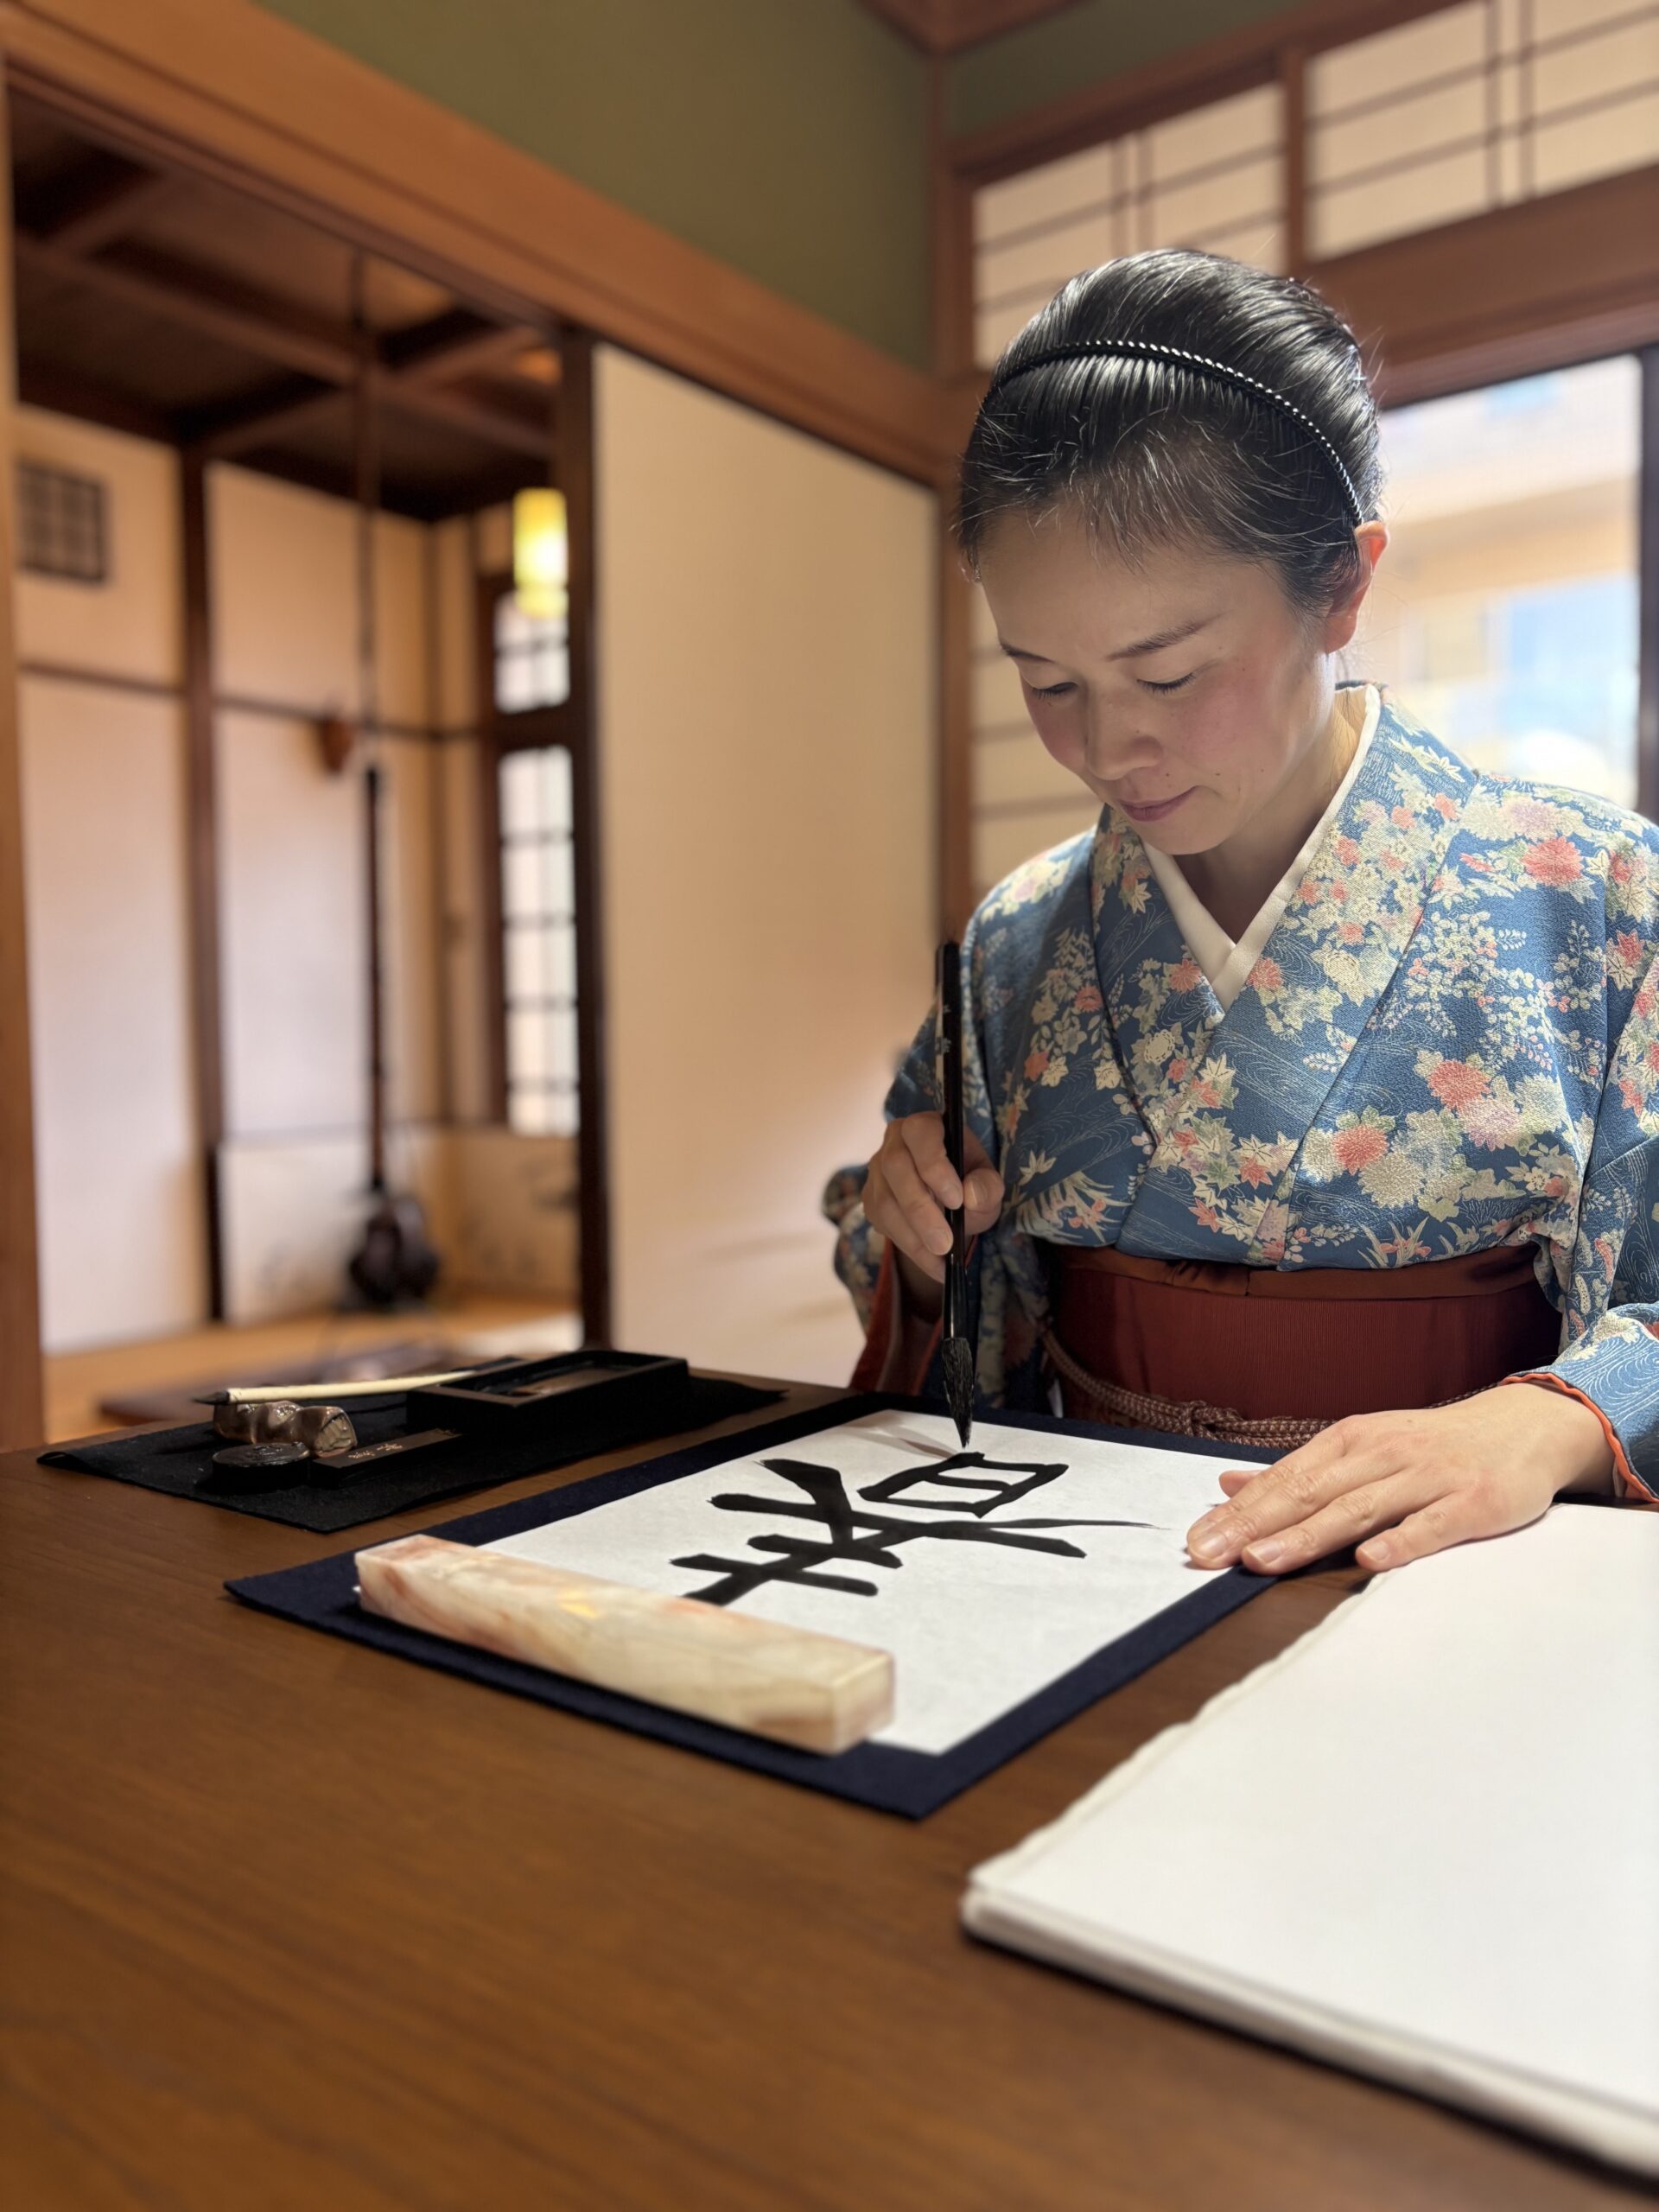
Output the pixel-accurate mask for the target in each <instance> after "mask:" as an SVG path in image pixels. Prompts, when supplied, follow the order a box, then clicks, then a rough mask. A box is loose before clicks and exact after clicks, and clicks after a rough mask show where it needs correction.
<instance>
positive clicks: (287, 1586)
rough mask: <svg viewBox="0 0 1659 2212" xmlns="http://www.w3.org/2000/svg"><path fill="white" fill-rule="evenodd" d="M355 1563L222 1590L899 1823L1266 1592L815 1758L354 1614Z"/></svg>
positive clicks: (1178, 1609)
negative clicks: (991, 1698)
mask: <svg viewBox="0 0 1659 2212" xmlns="http://www.w3.org/2000/svg"><path fill="white" fill-rule="evenodd" d="M889 1408H897V1409H901V1410H905V1411H911V1412H929V1413H937V1412H938V1407H937V1406H926V1407H924V1406H922V1405H921V1404H920V1402H918V1400H916V1399H913V1398H905V1397H896V1396H893V1395H890V1394H887V1393H870V1394H868V1395H863V1396H857V1397H848V1398H843V1399H840V1400H838V1401H837V1402H836V1403H834V1404H832V1405H828V1406H820V1407H817V1408H814V1409H813V1410H812V1411H810V1412H808V1413H803V1414H789V1415H787V1416H785V1419H783V1420H781V1421H768V1422H763V1423H762V1424H760V1426H759V1427H754V1428H748V1429H745V1430H744V1431H743V1432H742V1433H741V1436H734V1437H733V1436H727V1437H720V1438H717V1439H715V1440H714V1441H712V1442H710V1443H707V1444H694V1445H691V1446H688V1447H687V1448H686V1449H684V1450H683V1451H679V1452H669V1453H667V1454H666V1455H665V1456H664V1457H663V1458H661V1459H647V1460H645V1462H644V1463H643V1464H641V1465H637V1466H632V1467H620V1468H618V1469H616V1470H614V1471H612V1472H610V1473H607V1474H602V1475H594V1476H593V1477H592V1478H590V1479H589V1480H588V1481H587V1482H579V1483H571V1484H568V1485H567V1486H566V1487H565V1488H563V1489H562V1490H553V1491H543V1492H541V1493H540V1494H539V1495H538V1496H537V1497H525V1498H520V1499H518V1500H517V1501H516V1502H515V1503H512V1504H507V1505H498V1506H493V1507H491V1508H489V1509H488V1510H486V1511H484V1512H481V1513H469V1514H467V1515H466V1516H463V1517H462V1518H461V1519H460V1520H458V1521H448V1522H444V1523H443V1524H442V1526H441V1527H438V1528H435V1529H430V1530H429V1531H427V1533H428V1534H429V1535H435V1536H442V1537H445V1538H447V1539H448V1540H449V1541H451V1542H453V1543H461V1544H486V1543H491V1542H493V1541H495V1540H496V1539H498V1538H499V1537H502V1536H516V1535H522V1534H523V1533H524V1531H525V1530H526V1529H539V1528H543V1527H544V1526H546V1524H547V1523H548V1522H553V1521H561V1520H564V1519H567V1518H568V1517H569V1516H571V1515H573V1514H578V1513H585V1512H587V1511H588V1510H589V1509H590V1508H591V1507H594V1506H596V1505H607V1504H609V1503H611V1502H612V1501H613V1499H616V1498H620V1497H632V1496H634V1495H635V1494H636V1493H637V1492H638V1491H643V1490H650V1489H652V1488H654V1487H655V1486H656V1485H657V1484H659V1483H671V1482H674V1481H677V1479H678V1478H680V1477H682V1476H683V1475H693V1474H701V1473H702V1472H703V1471H705V1470H706V1469H709V1468H711V1467H716V1466H719V1465H721V1463H722V1462H724V1461H726V1460H728V1459H738V1458H747V1457H749V1456H751V1455H752V1454H754V1453H758V1452H766V1451H771V1450H772V1449H774V1448H775V1447H776V1446H779V1445H783V1444H792V1443H796V1442H798V1440H800V1439H801V1438H802V1437H804V1436H811V1435H813V1434H815V1433H817V1431H819V1430H821V1429H825V1428H833V1427H838V1426H839V1425H840V1424H841V1423H842V1422H843V1421H857V1420H860V1419H861V1418H862V1416H863V1415H865V1414H873V1413H879V1412H881V1411H884V1410H887V1409H889ZM995 1419H996V1421H997V1423H998V1424H999V1426H1001V1427H1008V1428H1027V1429H1033V1430H1036V1431H1039V1432H1040V1433H1045V1434H1048V1435H1059V1436H1092V1437H1097V1438H1108V1439H1110V1440H1113V1441H1116V1442H1119V1443H1126V1444H1146V1445H1151V1446H1154V1447H1155V1448H1156V1449H1158V1450H1160V1451H1173V1452H1210V1453H1214V1452H1216V1451H1217V1446H1215V1445H1214V1444H1213V1443H1210V1442H1205V1441H1198V1440H1192V1439H1189V1438H1185V1437H1170V1436H1154V1435H1151V1434H1148V1433H1145V1432H1143V1431H1141V1430H1137V1429H1109V1428H1103V1427H1099V1426H1098V1425H1096V1424H1094V1423H1090V1422H1088V1421H1058V1420H1054V1419H1050V1418H1046V1417H1044V1416H1042V1415H1039V1414H1008V1413H999V1414H996V1416H995ZM1227 1456H1228V1457H1229V1458H1230V1459H1233V1460H1234V1461H1235V1463H1236V1464H1238V1465H1245V1464H1248V1463H1250V1462H1253V1461H1261V1462H1263V1463H1266V1462H1268V1461H1271V1460H1273V1459H1277V1458H1278V1457H1279V1456H1280V1455H1279V1454H1278V1453H1277V1452H1259V1451H1243V1450H1240V1449H1238V1447H1236V1446H1229V1447H1228V1448H1227ZM355 1560H356V1554H355V1551H354V1550H353V1551H345V1552H336V1553H335V1554H334V1555H333V1556H332V1557H331V1558H328V1559H321V1560H314V1561H313V1562H312V1563H311V1564H310V1565H309V1566H307V1567H286V1568H284V1569H283V1570H282V1571H281V1572H279V1573H275V1574H256V1575H251V1576H248V1577H247V1578H245V1580H241V1581H236V1582H230V1583H227V1584H226V1588H227V1589H228V1590H229V1591H231V1592H232V1595H233V1596H235V1597H238V1598H240V1599H244V1600H245V1602H246V1603H247V1604H249V1605H256V1606H257V1607H259V1608H260V1609H261V1610H262V1611H266V1612H270V1613H278V1614H280V1615H282V1616H283V1618H284V1619H287V1620H294V1621H302V1622H304V1623H305V1624H307V1625H308V1626H309V1627H311V1628H320V1629H325V1630H327V1631H328V1633H329V1634H330V1635H333V1636H343V1637H349V1638H350V1639H351V1640H352V1641H353V1643H366V1644H369V1645H371V1646H372V1648H373V1649H376V1650H378V1651H391V1652H396V1653H397V1655H398V1656H400V1657H402V1658H404V1659H413V1660H416V1661H417V1662H419V1663H420V1664H421V1665H423V1666H426V1667H436V1668H439V1669H442V1671H443V1672H444V1673H445V1674H449V1675H462V1676H463V1677H465V1678H466V1679H467V1680H468V1681H476V1682H482V1683H486V1684H487V1685H488V1686H489V1687H490V1688H493V1689H503V1690H512V1691H513V1692H514V1693H515V1694H517V1695H518V1696H520V1697H528V1698H534V1699H535V1700H537V1702H538V1703H540V1704H543V1705H552V1706H558V1707H562V1708H563V1710H564V1711H566V1712H568V1713H582V1714H584V1715H585V1716H587V1717H588V1719H595V1720H607V1721H610V1722H612V1723H613V1725H614V1726H619V1727H623V1728H632V1729H633V1730H635V1731H636V1732H638V1733H639V1734H640V1735H643V1736H654V1737H657V1738H659V1739H660V1740H661V1741H663V1742H664V1743H668V1744H678V1745H683V1746H684V1747H686V1748H687V1749H689V1750H691V1751H703V1752H707V1753H709V1755H711V1756H712V1757H714V1758H722V1759H729V1760H731V1761H732V1762H733V1764H734V1765H737V1766H743V1767H750V1768H753V1770H755V1771H756V1772H758V1773H761V1774H772V1775H777V1776H779V1777H782V1778H783V1779H784V1780H785V1781H789V1782H798V1783H804V1784H805V1785H806V1786H807V1787H808V1788H809V1789H826V1790H829V1792H830V1793H831V1794H832V1795H833V1796H837V1797H848V1798H851V1799H852V1800H853V1801H854V1802H855V1803H858V1804H861V1805H872V1806H875V1807H877V1808H880V1810H882V1811H885V1812H890V1813H902V1814H904V1815H907V1816H908V1817H909V1818H910V1819H912V1820H918V1819H920V1818H921V1817H922V1816H923V1815H925V1814H928V1813H931V1812H933V1811H935V1810H937V1808H938V1807H939V1806H941V1805H943V1804H944V1803H945V1802H946V1801H947V1800H948V1799H950V1798H951V1797H954V1796H956V1795H957V1792H958V1791H959V1790H962V1789H967V1788H968V1786H969V1783H975V1782H978V1781H981V1780H982V1778H983V1777H985V1776H986V1775H988V1774H990V1773H993V1772H994V1771H995V1769H996V1768H998V1767H999V1766H1001V1764H1003V1762H1004V1761H1005V1760H1006V1759H1010V1758H1014V1755H1015V1753H1016V1752H1019V1751H1024V1750H1026V1749H1027V1746H1028V1745H1032V1744H1034V1743H1035V1742H1037V1740H1038V1738H1039V1737H1042V1736H1046V1734H1047V1733H1048V1732H1049V1731H1050V1729H1052V1728H1058V1726H1059V1725H1060V1723H1061V1722H1062V1721H1065V1720H1070V1719H1072V1718H1073V1716H1074V1715H1075V1714H1077V1713H1081V1712H1083V1711H1084V1709H1085V1707H1089V1706H1090V1705H1092V1704H1093V1703H1094V1702H1095V1700H1096V1698H1101V1697H1104V1696H1105V1695H1106V1694H1107V1692H1108V1691H1109V1690H1115V1689H1121V1688H1122V1686H1123V1684H1124V1683H1125V1682H1128V1681H1133V1680H1134V1678H1135V1675H1139V1674H1141V1673H1143V1672H1144V1671H1145V1669H1147V1668H1148V1667H1150V1666H1152V1665H1153V1664H1154V1662H1156V1661H1158V1660H1160V1659H1162V1658H1166V1656H1168V1655H1169V1653H1171V1652H1172V1651H1176V1650H1179V1648H1180V1646H1181V1645H1182V1644H1184V1643H1189V1642H1190V1641H1191V1640H1192V1637H1195V1636H1198V1634H1200V1633H1201V1632H1202V1631H1203V1630H1205V1629H1206V1628H1208V1627H1209V1626H1210V1625H1211V1623H1212V1622H1214V1621H1218V1620H1222V1619H1224V1618H1225V1617H1226V1616H1227V1615H1228V1614H1229V1613H1231V1612H1236V1611H1237V1610H1238V1608H1239V1607H1240V1606H1241V1605H1246V1604H1248V1603H1249V1599H1252V1598H1254V1597H1255V1596H1257V1595H1258V1594H1259V1593H1260V1592H1262V1591H1263V1590H1265V1589H1268V1587H1269V1586H1270V1585H1271V1583H1272V1581H1273V1580H1274V1578H1273V1577H1271V1576H1267V1575H1255V1574H1250V1573H1246V1572H1245V1571H1244V1570H1243V1568H1238V1567H1235V1568H1233V1569H1231V1570H1230V1571H1229V1572H1226V1573H1217V1574H1214V1575H1211V1576H1209V1577H1207V1578H1206V1579H1205V1581H1204V1582H1203V1584H1202V1585H1201V1586H1199V1587H1198V1589H1196V1590H1195V1591H1194V1592H1192V1595H1191V1597H1188V1598H1183V1599H1181V1600H1180V1601H1179V1604H1177V1605H1171V1606H1169V1607H1167V1608H1166V1610H1165V1611H1163V1612H1161V1613H1159V1614H1157V1615H1155V1616H1154V1618H1153V1619H1151V1620H1150V1621H1147V1622H1145V1623H1144V1624H1142V1625H1141V1627H1139V1628H1137V1629H1135V1630H1131V1631H1130V1633H1129V1634H1128V1635H1127V1636H1123V1637H1119V1638H1118V1639H1117V1641H1116V1643H1107V1644H1104V1645H1103V1646H1102V1648H1101V1649H1099V1650H1098V1651H1096V1652H1095V1653H1094V1654H1093V1655H1092V1656H1090V1658H1088V1659H1085V1660H1084V1662H1083V1663H1082V1664H1081V1665H1080V1666H1077V1667H1074V1668H1072V1669H1071V1670H1070V1671H1069V1672H1068V1673H1066V1674H1065V1675H1058V1676H1057V1677H1056V1679H1055V1680H1054V1681H1052V1682H1050V1683H1048V1684H1047V1685H1046V1687H1045V1688H1043V1689H1041V1690H1039V1692H1038V1693H1037V1694H1035V1695H1034V1696H1033V1697H1030V1698H1027V1700H1026V1701H1025V1702H1024V1704H1022V1705H1019V1706H1016V1707H1014V1709H1013V1710H1012V1711H1010V1712H1008V1713H1003V1714H1002V1715H1001V1717H1000V1718H999V1719H996V1720H995V1721H993V1722H992V1723H991V1724H990V1725H989V1726H987V1727H985V1728H982V1729H981V1730H980V1731H979V1732H978V1733H977V1734H976V1735H973V1736H969V1737H968V1738H964V1740H963V1742H961V1743H959V1744H957V1745H953V1746H952V1747H951V1748H950V1750H949V1751H944V1752H939V1753H937V1754H935V1753H930V1752H925V1751H907V1750H902V1749H900V1748H899V1747H898V1746H896V1745H890V1744H860V1745H855V1747H854V1748H853V1750H851V1751H843V1752H842V1753H841V1754H840V1755H839V1757H837V1758H820V1757H818V1756H817V1755H816V1754H814V1753H812V1752H810V1751H791V1750H790V1749H789V1748H788V1746H787V1745H782V1744H771V1743H767V1742H766V1741H765V1740H764V1739H763V1738H760V1737H759V1736H747V1735H742V1734H741V1733H739V1732H737V1731H736V1730H734V1729H730V1728H721V1727H719V1726H716V1725H715V1723H714V1722H712V1721H707V1720H697V1719H693V1718H692V1717H691V1716H690V1714H687V1713H671V1712H669V1711H668V1710H667V1709H666V1708H665V1707H662V1706H656V1705H645V1704H643V1703H641V1702H640V1701H639V1700H638V1699H636V1698H630V1697H623V1696H620V1695H619V1694H618V1693H617V1692H615V1691H613V1690H604V1689H597V1688H594V1687H593V1686H592V1685H591V1684H589V1683H587V1682H579V1681H572V1680H571V1679H570V1678H569V1676H567V1675H553V1674H549V1673H547V1672H546V1671H545V1670H544V1669H541V1668H538V1667H530V1666H526V1665H524V1663H523V1662H521V1661H518V1660H515V1659H504V1658H500V1657H499V1656H496V1655H495V1654H494V1653H493V1652H487V1651H478V1650H474V1649H472V1648H471V1647H470V1646H469V1645H467V1644H462V1643H447V1642H445V1640H444V1639H443V1638H442V1637H436V1636H429V1635H427V1634H425V1633H424V1632H423V1630H418V1629H410V1628H404V1627H402V1626H400V1625H399V1624H398V1623H397V1622H396V1621H389V1620H385V1619H383V1618H380V1617H379V1616H378V1615H376V1614H372V1613H367V1612H364V1611H362V1610H361V1609H360V1608H359V1605H358V1604H357V1601H356V1598H355V1596H354V1594H353V1593H354V1591H355V1589H356V1584H357V1570H356V1565H355Z"/></svg>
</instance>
